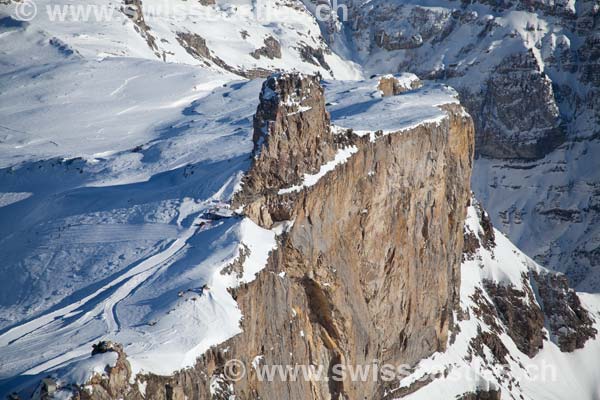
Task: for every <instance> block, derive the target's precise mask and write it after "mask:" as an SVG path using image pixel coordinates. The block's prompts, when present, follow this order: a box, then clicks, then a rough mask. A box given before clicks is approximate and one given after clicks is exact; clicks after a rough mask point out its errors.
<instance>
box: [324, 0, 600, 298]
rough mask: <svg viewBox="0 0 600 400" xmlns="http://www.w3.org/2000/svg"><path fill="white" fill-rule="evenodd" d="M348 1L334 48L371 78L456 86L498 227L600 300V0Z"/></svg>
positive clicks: (482, 192)
mask: <svg viewBox="0 0 600 400" xmlns="http://www.w3.org/2000/svg"><path fill="white" fill-rule="evenodd" d="M346 4H349V15H350V17H349V18H348V21H347V22H346V23H345V25H344V29H343V30H341V31H340V33H339V35H338V37H336V38H335V39H336V40H337V42H336V45H337V46H341V45H343V44H344V43H346V42H347V41H348V39H347V38H351V39H352V42H351V45H350V46H349V47H350V50H352V51H354V52H355V53H356V54H357V56H356V58H357V60H358V62H360V63H361V64H362V65H363V67H364V69H365V71H367V73H369V74H384V73H389V72H395V73H397V72H411V73H415V74H417V75H418V76H419V77H420V78H421V79H436V80H439V81H443V82H445V83H447V84H449V85H450V86H452V87H454V88H456V89H457V90H458V91H459V93H460V95H461V104H463V106H465V108H466V109H467V110H468V111H469V113H470V114H471V116H472V117H473V119H474V122H475V126H476V134H477V136H476V164H478V165H477V167H476V168H475V169H474V174H473V177H474V179H473V182H472V184H473V190H474V192H475V194H476V196H477V198H479V200H481V201H482V202H483V204H484V205H485V207H486V209H487V210H488V211H489V212H490V216H491V219H492V221H493V222H494V224H495V225H496V227H497V228H498V229H500V230H501V231H502V232H504V233H506V234H507V235H509V237H510V239H511V241H513V242H514V243H515V244H516V245H517V246H519V247H520V248H521V249H523V251H525V253H526V254H528V255H529V256H531V257H533V258H534V259H535V260H536V261H537V262H539V263H540V264H541V265H543V266H545V267H549V268H551V269H553V270H556V271H559V272H562V273H565V274H566V275H567V277H568V278H569V282H570V284H571V285H572V286H573V287H575V288H576V289H577V290H582V291H589V292H597V291H598V288H600V256H599V253H598V251H597V249H598V243H599V242H600V229H599V228H598V227H599V226H600V224H598V223H597V221H598V215H599V214H598V207H597V203H598V188H599V187H600V175H599V174H598V172H597V171H600V168H599V167H598V160H597V157H595V154H598V148H599V147H600V141H599V140H598V138H600V112H598V110H600V92H599V88H600V85H599V82H600V67H599V65H600V50H599V49H600V46H599V36H598V30H599V27H600V8H599V7H598V2H597V1H594V0H581V1H578V2H577V5H576V6H574V3H570V2H568V1H564V0H560V1H549V0H535V1H522V0H468V1H461V2H447V3H444V4H443V5H442V4H436V7H428V6H429V5H430V4H429V3H427V2H425V1H421V2H420V1H416V2H409V3H407V2H390V1H388V0H372V1H364V0H353V1H349V2H346ZM515 13H517V14H519V15H522V17H523V18H519V19H515V18H512V16H514V15H516V14H515ZM390 68H396V69H395V70H393V69H392V70H390ZM592 170H593V171H594V172H591V171H592ZM575 182H577V184H575V185H576V186H577V189H575V188H574V186H573V185H574V183H575ZM574 204H578V205H579V206H578V207H576V208H577V210H573V205H574ZM553 210H557V211H559V212H560V213H561V215H556V213H555V212H554V211H553ZM573 211H575V213H574V212H573ZM565 212H567V213H569V214H565ZM567 217H570V221H566V220H565V219H566V218H567ZM560 218H562V220H561V219H560Z"/></svg>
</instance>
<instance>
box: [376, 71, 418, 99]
mask: <svg viewBox="0 0 600 400" xmlns="http://www.w3.org/2000/svg"><path fill="white" fill-rule="evenodd" d="M421 86H423V83H422V82H421V80H420V79H419V78H418V77H417V76H416V75H415V74H402V75H400V76H394V75H385V76H382V77H381V78H380V79H379V85H378V86H377V88H378V89H379V90H380V91H381V94H382V95H383V96H396V95H398V94H400V93H404V92H407V91H409V90H412V89H417V88H420V87H421Z"/></svg>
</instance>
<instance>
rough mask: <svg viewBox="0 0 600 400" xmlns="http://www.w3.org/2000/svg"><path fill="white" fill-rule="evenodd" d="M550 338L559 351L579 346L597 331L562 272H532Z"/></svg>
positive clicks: (593, 336) (579, 347)
mask: <svg viewBox="0 0 600 400" xmlns="http://www.w3.org/2000/svg"><path fill="white" fill-rule="evenodd" d="M532 279H533V281H534V282H535V284H536V289H537V293H538V296H539V297H538V298H539V301H540V305H541V306H542V309H543V312H544V315H545V317H546V321H547V326H548V328H549V330H550V334H551V339H553V340H555V341H556V342H557V344H558V346H559V347H560V349H561V350H562V351H573V350H575V349H581V348H583V346H584V345H585V343H586V341H587V340H588V339H590V338H595V337H596V334H597V333H598V332H597V330H596V329H595V328H594V327H593V323H594V321H593V319H592V317H591V316H590V314H589V313H588V311H587V310H586V309H585V308H583V306H582V305H581V301H580V300H579V297H578V296H577V293H575V291H574V290H573V289H571V288H570V287H569V284H568V282H567V278H566V277H565V276H564V275H558V274H554V273H537V272H532Z"/></svg>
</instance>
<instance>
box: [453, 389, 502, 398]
mask: <svg viewBox="0 0 600 400" xmlns="http://www.w3.org/2000/svg"><path fill="white" fill-rule="evenodd" d="M500 399H501V396H500V389H498V390H493V389H490V390H478V391H476V392H470V393H465V394H463V395H462V396H460V397H459V398H458V399H457V400H500Z"/></svg>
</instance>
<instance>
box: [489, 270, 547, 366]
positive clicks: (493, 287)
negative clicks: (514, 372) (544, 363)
mask: <svg viewBox="0 0 600 400" xmlns="http://www.w3.org/2000/svg"><path fill="white" fill-rule="evenodd" d="M523 279H524V282H525V283H524V285H523V287H524V290H518V289H516V288H514V287H513V286H510V285H502V284H498V283H496V282H492V281H484V286H485V290H486V291H487V293H488V295H489V296H490V297H491V299H492V301H493V303H494V306H495V308H496V312H497V314H498V317H499V318H500V320H501V321H502V323H503V324H504V326H505V327H506V333H507V334H508V336H510V337H511V339H512V340H513V341H514V342H515V344H516V345H517V347H518V349H519V350H520V351H522V352H523V353H525V354H527V355H528V356H529V357H533V356H535V355H536V354H537V353H538V351H539V350H540V349H541V348H542V346H543V340H544V339H545V335H544V332H543V331H542V329H543V328H544V315H543V314H542V310H540V308H539V307H538V305H537V304H536V302H535V297H534V295H533V293H532V292H531V289H530V287H529V284H528V282H529V279H528V277H524V278H523Z"/></svg>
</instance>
